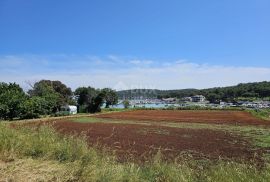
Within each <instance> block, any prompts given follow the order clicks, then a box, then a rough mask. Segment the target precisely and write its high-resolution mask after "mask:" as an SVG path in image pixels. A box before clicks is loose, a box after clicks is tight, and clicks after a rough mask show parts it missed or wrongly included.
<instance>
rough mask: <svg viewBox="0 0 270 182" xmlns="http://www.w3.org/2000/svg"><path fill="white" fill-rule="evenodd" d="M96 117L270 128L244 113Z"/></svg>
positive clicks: (156, 112)
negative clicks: (264, 126) (263, 126)
mask: <svg viewBox="0 0 270 182" xmlns="http://www.w3.org/2000/svg"><path fill="white" fill-rule="evenodd" d="M95 117H97V118H108V119H120V120H133V121H136V120H138V121H139V120H145V121H157V122H158V121H169V122H192V123H210V124H211V123H212V124H235V125H269V126H270V122H267V121H264V120H261V119H258V118H255V117H253V116H252V115H251V114H250V113H248V112H244V111H175V110H136V111H127V112H115V113H107V114H100V115H97V116H95Z"/></svg>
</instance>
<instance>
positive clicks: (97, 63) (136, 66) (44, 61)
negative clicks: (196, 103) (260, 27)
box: [0, 55, 270, 90]
mask: <svg viewBox="0 0 270 182" xmlns="http://www.w3.org/2000/svg"><path fill="white" fill-rule="evenodd" d="M29 58H31V59H29ZM8 60H13V63H8ZM16 60H17V62H16ZM18 60H19V61H18ZM112 60H113V61H112ZM0 62H1V63H4V64H1V67H0V81H4V82H14V81H15V82H18V83H20V84H21V85H22V86H23V87H24V88H26V84H25V81H26V80H27V81H29V80H30V81H31V80H32V81H36V80H40V79H51V80H60V81H62V82H64V83H65V84H67V85H68V86H70V87H72V88H73V89H75V88H76V87H78V86H93V87H98V88H102V87H111V88H115V89H117V90H119V89H121V88H122V89H130V88H157V89H182V88H209V87H217V86H229V85H235V84H238V83H245V82H255V81H265V80H266V81H269V78H270V68H268V67H235V66H222V65H209V64H197V63H192V62H188V61H186V60H180V61H179V60H177V61H174V60H172V61H168V62H166V63H162V62H161V63H160V62H158V61H153V60H144V59H129V58H118V57H117V56H108V57H97V56H76V55H73V56H71V57H69V56H65V57H61V60H58V59H56V58H55V57H53V58H52V57H50V56H30V57H24V56H21V57H20V56H13V57H3V56H2V57H0ZM10 64H11V65H12V66H10ZM22 65H23V66H22ZM39 65H41V66H40V67H39ZM120 87H121V88H120Z"/></svg>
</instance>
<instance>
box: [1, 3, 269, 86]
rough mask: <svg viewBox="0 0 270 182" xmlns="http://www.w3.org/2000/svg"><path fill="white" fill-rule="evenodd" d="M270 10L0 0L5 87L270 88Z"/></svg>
mask: <svg viewBox="0 0 270 182" xmlns="http://www.w3.org/2000/svg"><path fill="white" fill-rule="evenodd" d="M269 9H270V1H269V0H223V1H222V0H220V1H216V0H204V1H200V0H196V1H195V0H185V1H184V0H168V1H165V0H163V1H161V0H114V1H105V0H85V1H83V0H77V1H75V0H58V1H54V0H44V1H37V0H25V1H21V0H1V1H0V63H1V64H0V81H5V82H9V81H16V82H18V83H20V84H22V85H25V82H26V81H31V82H34V81H37V80H38V79H43V78H44V79H54V80H61V81H63V82H64V83H66V84H68V85H69V86H71V87H72V88H76V87H77V86H80V85H84V86H87V85H91V86H95V87H107V86H109V87H113V88H116V89H121V88H135V87H140V88H141V87H145V88H159V89H177V88H179V89H180V88H206V87H214V86H226V85H232V84H237V83H239V82H250V81H263V80H268V81H269V79H270V11H269ZM119 87H120V88H119Z"/></svg>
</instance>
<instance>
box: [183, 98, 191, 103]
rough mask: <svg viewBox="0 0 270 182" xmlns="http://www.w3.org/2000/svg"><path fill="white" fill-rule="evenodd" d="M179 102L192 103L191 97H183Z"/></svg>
mask: <svg viewBox="0 0 270 182" xmlns="http://www.w3.org/2000/svg"><path fill="white" fill-rule="evenodd" d="M181 101H186V102H192V98H191V97H183V98H181Z"/></svg>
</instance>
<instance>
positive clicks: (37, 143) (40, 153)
mask: <svg viewBox="0 0 270 182" xmlns="http://www.w3.org/2000/svg"><path fill="white" fill-rule="evenodd" d="M188 114H189V115H190V117H188ZM191 114H192V116H191ZM207 115H209V117H208V118H209V121H208V120H207ZM136 116H137V117H136ZM141 118H142V119H141ZM200 118H201V120H200ZM187 119H189V120H187ZM8 125H9V126H12V127H8V128H5V127H6V126H5V127H4V126H2V125H0V129H1V133H0V135H1V138H2V140H1V139H0V172H2V174H4V177H5V178H2V179H1V178H0V181H1V180H6V179H15V181H16V179H20V180H22V181H28V179H45V181H46V180H48V181H63V180H62V179H65V180H66V179H67V180H71V181H254V180H256V181H268V180H269V179H270V174H269V169H270V125H269V124H268V121H263V120H261V119H257V118H255V117H253V116H252V115H250V114H249V113H245V112H239V111H167V110H166V111H162V110H158V111H153V110H145V111H142V110H137V111H136V110H135V111H128V112H115V113H104V114H97V115H88V116H87V115H84V116H80V117H63V118H59V119H58V120H48V119H46V120H44V121H42V120H40V121H38V120H36V121H34V122H31V121H30V122H14V123H12V124H8ZM48 125H49V127H48ZM29 126H30V127H29ZM54 130H56V131H57V132H55V131H54ZM3 139H5V140H3ZM18 157H19V159H18ZM22 157H26V158H22ZM28 157H31V158H32V159H33V160H32V161H31V163H32V164H33V165H31V166H29V165H28V162H26V161H29V159H28ZM21 158H22V159H21ZM40 159H41V160H40ZM1 160H2V162H1ZM55 161H56V162H55ZM63 162H64V163H63ZM18 165H19V166H22V168H24V169H25V170H22V169H21V168H20V169H19V168H18V167H16V166H18ZM44 165H49V166H50V167H49V168H48V169H47V170H46V169H45V168H44V167H41V168H40V167H39V166H44ZM28 169H31V170H33V173H30V172H29V170H28ZM44 170H46V171H44ZM42 171H44V172H42ZM14 173H16V175H15V178H14V175H13V174H14ZM23 176H27V178H24V177H23Z"/></svg>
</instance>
